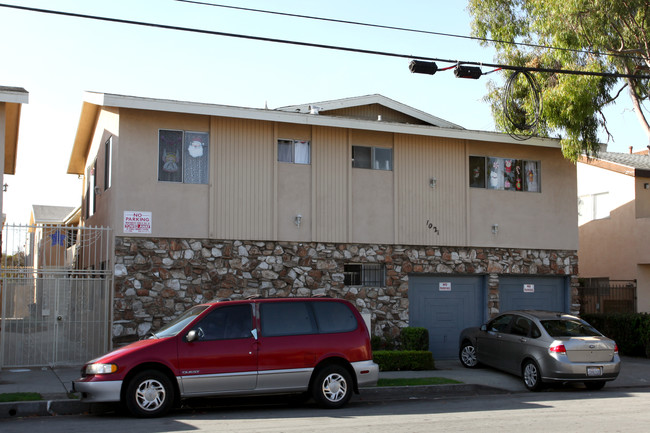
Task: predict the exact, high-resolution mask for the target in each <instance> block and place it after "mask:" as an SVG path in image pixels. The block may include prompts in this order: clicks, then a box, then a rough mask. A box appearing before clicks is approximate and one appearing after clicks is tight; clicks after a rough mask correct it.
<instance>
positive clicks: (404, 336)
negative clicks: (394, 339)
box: [400, 326, 429, 350]
mask: <svg viewBox="0 0 650 433" xmlns="http://www.w3.org/2000/svg"><path fill="white" fill-rule="evenodd" d="M400 338H401V340H402V346H401V348H402V350H429V331H428V330H427V328H416V327H410V326H409V327H407V328H402V330H401V332H400Z"/></svg>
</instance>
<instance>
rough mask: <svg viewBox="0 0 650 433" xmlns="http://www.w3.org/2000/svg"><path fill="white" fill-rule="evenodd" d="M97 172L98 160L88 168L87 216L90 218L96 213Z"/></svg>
mask: <svg viewBox="0 0 650 433" xmlns="http://www.w3.org/2000/svg"><path fill="white" fill-rule="evenodd" d="M96 173H97V160H95V161H94V162H93V165H91V166H90V167H88V168H87V169H86V218H90V217H91V216H93V215H94V214H95V211H96V210H97V209H96V205H95V203H96V201H97V190H96V189H95V186H96V185H97V182H96V177H95V176H96Z"/></svg>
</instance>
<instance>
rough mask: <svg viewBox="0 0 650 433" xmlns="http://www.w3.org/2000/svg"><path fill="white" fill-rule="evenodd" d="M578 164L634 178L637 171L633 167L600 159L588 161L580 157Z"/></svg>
mask: <svg viewBox="0 0 650 433" xmlns="http://www.w3.org/2000/svg"><path fill="white" fill-rule="evenodd" d="M578 162H581V163H583V164H587V165H591V166H593V167H597V168H602V169H605V170H609V171H613V172H615V173H619V174H624V175H626V176H635V175H636V174H635V173H636V170H637V169H635V168H633V167H630V166H627V165H625V164H620V163H618V162H612V161H603V160H602V159H593V158H589V159H588V158H586V157H585V156H581V157H580V159H579V160H578Z"/></svg>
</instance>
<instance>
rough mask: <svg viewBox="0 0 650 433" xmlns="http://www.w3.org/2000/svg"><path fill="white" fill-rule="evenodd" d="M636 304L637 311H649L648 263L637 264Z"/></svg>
mask: <svg viewBox="0 0 650 433" xmlns="http://www.w3.org/2000/svg"><path fill="white" fill-rule="evenodd" d="M636 297H637V300H636V306H637V311H638V312H639V313H650V263H647V262H646V263H645V264H642V265H638V266H637V283H636Z"/></svg>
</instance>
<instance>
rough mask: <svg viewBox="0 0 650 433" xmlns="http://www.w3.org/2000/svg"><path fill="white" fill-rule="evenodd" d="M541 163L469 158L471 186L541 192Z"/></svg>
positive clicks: (483, 157) (520, 160) (481, 157)
mask: <svg viewBox="0 0 650 433" xmlns="http://www.w3.org/2000/svg"><path fill="white" fill-rule="evenodd" d="M540 166H541V163H540V161H528V160H522V159H514V158H493V157H486V156H470V157H469V186H470V187H471V188H487V189H498V190H506V191H528V192H540V191H541V188H540V187H541V183H540Z"/></svg>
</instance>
